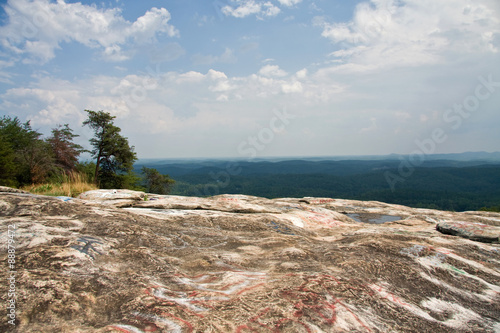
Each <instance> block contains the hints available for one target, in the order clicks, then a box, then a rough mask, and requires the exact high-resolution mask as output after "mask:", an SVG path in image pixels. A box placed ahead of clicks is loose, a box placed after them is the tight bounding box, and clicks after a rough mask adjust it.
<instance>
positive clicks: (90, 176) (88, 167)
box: [76, 161, 95, 183]
mask: <svg viewBox="0 0 500 333" xmlns="http://www.w3.org/2000/svg"><path fill="white" fill-rule="evenodd" d="M76 171H77V172H78V173H79V174H81V175H84V176H85V181H86V182H88V183H95V180H94V172H95V163H94V162H88V161H86V162H79V163H77V164H76Z"/></svg>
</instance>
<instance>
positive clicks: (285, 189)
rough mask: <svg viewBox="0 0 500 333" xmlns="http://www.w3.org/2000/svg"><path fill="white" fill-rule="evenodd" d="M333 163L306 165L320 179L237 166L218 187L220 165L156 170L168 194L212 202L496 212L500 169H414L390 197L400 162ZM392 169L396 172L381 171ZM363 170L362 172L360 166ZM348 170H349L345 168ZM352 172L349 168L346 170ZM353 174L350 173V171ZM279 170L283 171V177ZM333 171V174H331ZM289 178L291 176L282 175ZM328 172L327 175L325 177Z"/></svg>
mask: <svg viewBox="0 0 500 333" xmlns="http://www.w3.org/2000/svg"><path fill="white" fill-rule="evenodd" d="M371 163H372V164H370V163H369V162H367V161H360V162H359V165H357V163H356V161H345V162H344V161H341V162H338V163H334V162H332V161H324V162H323V161H321V162H311V163H309V162H308V164H307V165H306V167H307V168H309V169H310V170H314V171H321V172H322V173H307V168H303V169H301V173H300V174H299V173H293V170H298V168H297V167H296V166H297V164H298V163H296V162H293V161H292V162H291V163H290V164H288V163H287V162H280V163H268V162H267V163H258V162H254V163H244V162H243V163H240V167H241V172H240V173H239V174H237V175H231V176H230V177H229V179H228V181H227V182H225V181H224V180H225V179H226V178H224V177H220V180H221V182H217V179H214V177H213V175H216V174H220V173H224V172H225V171H227V169H226V165H227V162H225V163H222V162H221V163H220V164H214V165H213V166H209V167H207V166H206V164H202V163H200V164H196V163H191V164H189V165H188V164H186V165H181V164H172V165H163V166H161V165H160V166H157V168H158V169H159V170H166V169H169V170H170V171H171V172H172V173H173V174H174V175H175V179H176V181H177V182H176V184H175V186H174V187H173V190H172V194H175V195H187V196H211V195H216V194H246V195H255V196H261V197H267V198H280V197H299V198H300V197H305V196H312V197H330V198H343V199H354V200H376V201H382V202H387V203H395V204H401V205H406V206H410V207H419V208H431V209H442V210H449V211H466V210H479V209H481V208H482V207H489V208H484V210H489V211H495V210H496V209H498V208H500V207H499V206H498V203H499V202H500V166H498V165H477V166H471V167H469V166H466V167H425V168H416V169H415V171H414V173H413V174H412V175H411V176H410V177H407V178H405V181H404V182H402V183H400V184H398V186H397V187H396V189H395V191H392V190H391V188H390V187H389V184H388V183H387V181H386V179H385V177H384V173H385V172H386V171H387V170H391V171H392V172H394V173H396V174H397V172H398V170H397V165H398V163H399V161H395V162H390V161H375V162H371ZM391 163H393V164H394V165H395V167H396V169H390V168H384V166H385V165H389V166H390V165H391ZM363 165H365V166H366V167H365V168H364V169H363V168H362V166H363ZM347 166H348V167H349V168H347ZM351 166H352V167H351ZM353 169H354V170H355V171H353V172H351V171H352V170H353ZM283 170H286V172H284V171H283ZM332 170H333V171H332ZM287 172H290V173H287ZM327 172H328V173H327Z"/></svg>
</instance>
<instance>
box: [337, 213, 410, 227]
mask: <svg viewBox="0 0 500 333" xmlns="http://www.w3.org/2000/svg"><path fill="white" fill-rule="evenodd" d="M346 215H347V216H349V217H350V218H351V219H353V220H354V221H356V222H363V223H370V224H382V223H385V222H393V221H399V220H401V216H395V215H383V214H374V213H350V214H346Z"/></svg>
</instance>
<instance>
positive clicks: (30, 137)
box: [0, 116, 54, 185]
mask: <svg viewBox="0 0 500 333" xmlns="http://www.w3.org/2000/svg"><path fill="white" fill-rule="evenodd" d="M0 136H1V137H2V142H3V143H5V147H4V148H2V150H3V151H4V152H3V156H4V157H3V158H4V159H6V161H8V163H9V165H10V164H13V165H14V167H15V176H14V177H13V176H12V173H11V176H8V178H7V179H10V180H9V181H8V182H9V183H10V184H11V185H12V184H13V183H15V184H17V185H24V184H29V183H36V182H41V181H43V180H45V178H46V177H47V176H48V175H49V174H50V172H51V171H53V169H54V168H53V166H54V164H53V155H52V150H51V149H50V146H48V144H47V143H46V142H44V141H43V140H42V139H41V133H38V132H37V131H34V130H33V129H32V128H31V125H30V122H29V121H27V122H25V123H21V121H20V120H19V118H17V117H14V118H11V117H8V116H4V117H2V118H1V119H0ZM9 151H11V152H13V154H14V158H13V160H12V159H11V156H12V155H11V154H10V153H9ZM8 168H10V167H8ZM4 177H5V176H4ZM4 177H2V178H4ZM4 182H5V183H7V181H6V180H5V181H4Z"/></svg>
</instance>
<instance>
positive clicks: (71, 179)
mask: <svg viewBox="0 0 500 333" xmlns="http://www.w3.org/2000/svg"><path fill="white" fill-rule="evenodd" d="M22 189H23V190H25V191H28V192H31V193H34V194H40V195H50V196H68V197H73V198H74V197H77V196H78V195H79V194H80V193H83V192H86V191H90V190H97V189H98V187H96V186H95V184H93V183H91V182H89V181H88V179H87V177H86V176H85V175H84V174H81V173H78V172H71V173H70V174H68V175H63V176H62V179H61V182H58V183H45V184H32V185H29V186H24V187H23V188H22Z"/></svg>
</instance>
